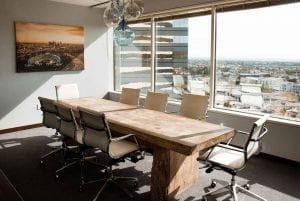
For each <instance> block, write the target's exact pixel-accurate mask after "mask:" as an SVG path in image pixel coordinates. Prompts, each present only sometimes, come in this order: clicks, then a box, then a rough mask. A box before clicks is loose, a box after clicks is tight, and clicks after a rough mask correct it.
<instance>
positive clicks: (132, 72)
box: [114, 23, 151, 93]
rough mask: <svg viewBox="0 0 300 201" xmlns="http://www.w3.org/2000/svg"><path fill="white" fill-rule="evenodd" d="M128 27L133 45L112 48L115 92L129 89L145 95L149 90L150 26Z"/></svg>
mask: <svg viewBox="0 0 300 201" xmlns="http://www.w3.org/2000/svg"><path fill="white" fill-rule="evenodd" d="M129 26H130V27H131V28H132V29H133V31H134V33H135V39H134V41H133V44H132V45H130V46H123V47H120V46H114V62H115V64H114V65H115V68H114V70H115V90H116V91H120V90H121V88H122V87H131V88H140V89H141V93H146V91H147V90H149V89H150V88H151V85H150V82H151V24H150V23H139V24H130V25H129Z"/></svg>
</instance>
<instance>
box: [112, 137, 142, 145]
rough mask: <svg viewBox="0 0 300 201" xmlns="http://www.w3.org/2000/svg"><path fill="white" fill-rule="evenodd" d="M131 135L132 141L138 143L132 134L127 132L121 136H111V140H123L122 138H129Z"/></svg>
mask: <svg viewBox="0 0 300 201" xmlns="http://www.w3.org/2000/svg"><path fill="white" fill-rule="evenodd" d="M130 137H132V138H133V139H134V142H135V143H136V144H137V145H139V143H138V141H137V139H136V137H135V135H134V134H128V135H124V136H121V137H116V138H112V139H111V141H120V140H124V139H127V138H130Z"/></svg>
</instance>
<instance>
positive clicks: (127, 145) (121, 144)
mask: <svg viewBox="0 0 300 201" xmlns="http://www.w3.org/2000/svg"><path fill="white" fill-rule="evenodd" d="M138 149H139V147H138V145H137V144H135V143H132V142H129V141H127V140H119V141H112V142H111V143H110V144H109V155H110V157H111V158H114V159H118V158H121V157H123V156H125V155H126V154H129V153H131V152H134V151H137V150H138Z"/></svg>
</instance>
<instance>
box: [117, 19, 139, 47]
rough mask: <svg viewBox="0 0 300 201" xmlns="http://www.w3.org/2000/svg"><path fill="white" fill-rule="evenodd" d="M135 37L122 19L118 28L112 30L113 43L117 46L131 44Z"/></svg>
mask: <svg viewBox="0 0 300 201" xmlns="http://www.w3.org/2000/svg"><path fill="white" fill-rule="evenodd" d="M134 37H135V34H134V32H133V31H132V29H131V28H130V27H129V26H128V25H127V22H126V21H125V19H124V18H123V19H122V21H121V22H120V23H119V26H118V27H117V28H116V29H115V30H114V41H115V43H116V45H118V46H128V45H130V44H131V43H132V42H133V39H134Z"/></svg>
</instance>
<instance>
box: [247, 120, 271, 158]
mask: <svg viewBox="0 0 300 201" xmlns="http://www.w3.org/2000/svg"><path fill="white" fill-rule="evenodd" d="M269 116H270V115H265V116H262V117H261V118H259V119H258V120H257V121H255V122H254V123H253V126H252V129H251V133H250V135H249V137H248V140H247V142H246V146H245V151H246V153H247V156H246V158H247V159H248V158H250V157H251V156H252V155H253V154H257V153H259V152H260V151H261V147H262V146H261V136H262V135H264V134H265V133H266V132H267V131H268V130H267V129H266V127H265V123H266V121H267V120H268V118H269Z"/></svg>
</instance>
